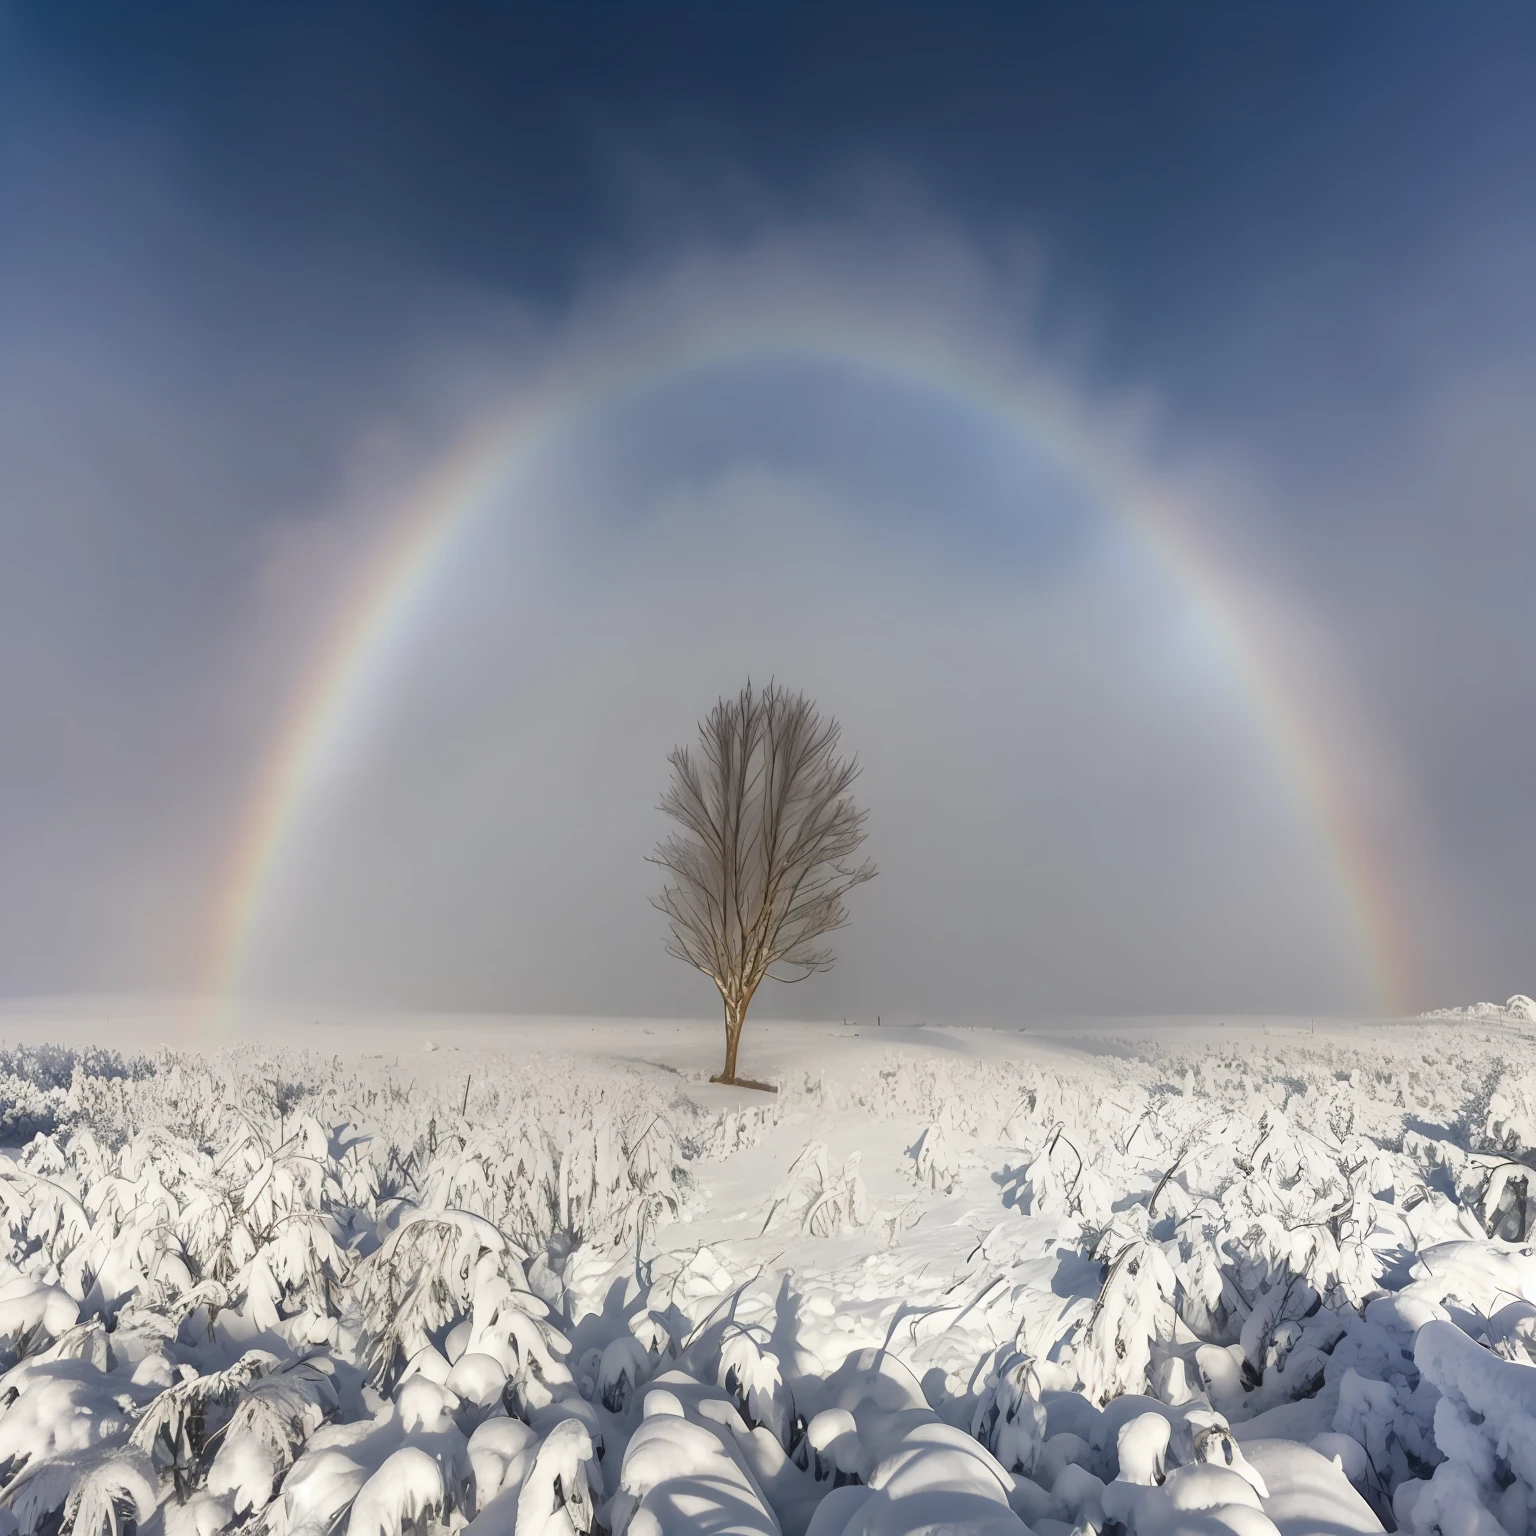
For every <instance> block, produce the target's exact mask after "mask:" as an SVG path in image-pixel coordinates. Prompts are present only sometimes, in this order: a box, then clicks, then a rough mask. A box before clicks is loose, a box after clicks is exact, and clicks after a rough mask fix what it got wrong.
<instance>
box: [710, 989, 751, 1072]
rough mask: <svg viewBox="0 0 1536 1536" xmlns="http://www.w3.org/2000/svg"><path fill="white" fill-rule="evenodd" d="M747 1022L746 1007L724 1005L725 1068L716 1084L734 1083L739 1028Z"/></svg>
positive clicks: (739, 1037)
mask: <svg viewBox="0 0 1536 1536" xmlns="http://www.w3.org/2000/svg"><path fill="white" fill-rule="evenodd" d="M746 1020H747V1005H746V1004H745V1003H744V1002H742V1003H731V1002H727V1003H726V1005H725V1067H724V1069H723V1070H722V1071H721V1073H720V1076H719V1077H717V1078H716V1079H715V1081H716V1082H717V1083H734V1082H735V1081H736V1048H737V1046H738V1045H740V1044H741V1026H742V1025H743V1024H745V1023H746Z"/></svg>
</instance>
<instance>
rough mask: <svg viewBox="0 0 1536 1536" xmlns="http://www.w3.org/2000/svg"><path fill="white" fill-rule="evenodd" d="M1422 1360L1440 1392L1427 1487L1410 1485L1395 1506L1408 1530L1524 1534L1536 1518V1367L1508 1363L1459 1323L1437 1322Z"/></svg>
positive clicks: (1426, 1329)
mask: <svg viewBox="0 0 1536 1536" xmlns="http://www.w3.org/2000/svg"><path fill="white" fill-rule="evenodd" d="M1413 1357H1414V1362H1415V1363H1416V1364H1417V1366H1418V1367H1419V1369H1420V1370H1421V1371H1422V1372H1423V1373H1424V1376H1425V1379H1426V1380H1428V1381H1429V1382H1431V1383H1432V1384H1433V1385H1434V1386H1435V1387H1436V1388H1437V1389H1438V1390H1439V1392H1440V1400H1439V1403H1438V1404H1437V1405H1436V1407H1435V1420H1434V1427H1435V1443H1436V1445H1437V1446H1438V1448H1439V1450H1440V1451H1441V1453H1442V1454H1443V1455H1444V1456H1445V1458H1446V1459H1445V1460H1444V1461H1443V1462H1442V1463H1441V1464H1440V1465H1439V1466H1438V1467H1436V1468H1435V1470H1434V1473H1433V1475H1432V1476H1431V1477H1430V1478H1429V1480H1428V1481H1427V1482H1424V1481H1409V1482H1403V1483H1402V1484H1400V1485H1399V1487H1398V1489H1397V1494H1396V1496H1395V1498H1394V1500H1393V1508H1394V1511H1395V1513H1396V1515H1397V1520H1398V1524H1399V1525H1400V1526H1401V1527H1402V1529H1404V1530H1406V1531H1412V1532H1416V1533H1425V1536H1428V1533H1431V1532H1434V1531H1437V1530H1453V1529H1454V1530H1460V1531H1466V1532H1469V1533H1472V1536H1484V1533H1486V1536H1499V1533H1500V1532H1510V1531H1514V1532H1521V1531H1525V1530H1527V1529H1528V1528H1529V1526H1530V1523H1531V1522H1532V1520H1533V1518H1536V1367H1533V1366H1528V1365H1519V1364H1515V1363H1513V1362H1510V1361H1507V1360H1500V1359H1498V1358H1497V1357H1496V1356H1495V1355H1493V1354H1491V1353H1490V1352H1489V1351H1487V1350H1485V1349H1483V1348H1481V1347H1480V1346H1479V1345H1478V1344H1476V1343H1474V1342H1473V1341H1472V1340H1471V1339H1469V1338H1468V1337H1467V1336H1466V1334H1464V1333H1463V1332H1462V1331H1461V1330H1460V1329H1459V1328H1457V1327H1456V1326H1455V1324H1453V1323H1449V1322H1442V1321H1439V1320H1431V1321H1429V1322H1427V1323H1425V1325H1424V1326H1423V1327H1422V1328H1421V1329H1420V1330H1419V1332H1418V1336H1417V1338H1416V1340H1415V1342H1414V1350H1413Z"/></svg>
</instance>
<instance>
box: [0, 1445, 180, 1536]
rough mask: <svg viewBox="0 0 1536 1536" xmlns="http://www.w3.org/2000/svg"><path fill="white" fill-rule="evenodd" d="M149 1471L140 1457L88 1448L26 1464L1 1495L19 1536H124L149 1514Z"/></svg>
mask: <svg viewBox="0 0 1536 1536" xmlns="http://www.w3.org/2000/svg"><path fill="white" fill-rule="evenodd" d="M158 1494H159V1490H158V1488H157V1487H156V1482H155V1473H154V1468H153V1467H151V1466H150V1465H149V1463H148V1461H147V1460H146V1458H145V1457H144V1456H143V1455H142V1454H140V1453H139V1452H137V1451H135V1450H133V1449H131V1448H125V1447H123V1446H117V1445H91V1446H85V1447H82V1448H80V1449H77V1450H73V1451H70V1452H68V1453H66V1454H64V1455H60V1456H52V1457H48V1458H46V1459H43V1460H37V1461H33V1462H30V1463H29V1464H28V1465H27V1466H26V1467H25V1468H24V1469H23V1470H22V1471H21V1473H20V1474H19V1475H18V1476H17V1477H16V1478H15V1479H14V1481H12V1482H11V1483H10V1484H9V1485H8V1486H7V1487H6V1489H5V1491H4V1492H3V1493H0V1511H4V1512H5V1513H7V1514H9V1515H10V1517H11V1518H12V1520H14V1522H15V1529H16V1530H17V1531H19V1532H20V1533H21V1536H42V1533H43V1532H48V1531H69V1532H71V1533H72V1536H126V1533H127V1532H129V1531H132V1530H133V1529H134V1528H135V1527H137V1526H139V1525H142V1524H143V1523H144V1521H146V1520H148V1519H149V1517H150V1515H151V1514H153V1513H154V1509H155V1504H156V1502H157V1500H158Z"/></svg>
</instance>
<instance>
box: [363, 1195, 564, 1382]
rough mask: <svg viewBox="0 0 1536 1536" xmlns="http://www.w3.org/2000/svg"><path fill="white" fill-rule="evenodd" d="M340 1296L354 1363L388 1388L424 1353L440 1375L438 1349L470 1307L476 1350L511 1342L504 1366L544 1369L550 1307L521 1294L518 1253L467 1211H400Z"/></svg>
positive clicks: (443, 1367) (523, 1283) (523, 1281)
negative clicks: (353, 1336)
mask: <svg viewBox="0 0 1536 1536" xmlns="http://www.w3.org/2000/svg"><path fill="white" fill-rule="evenodd" d="M347 1301H348V1310H349V1316H350V1317H351V1319H352V1320H353V1321H354V1323H355V1327H356V1329H357V1331H358V1335H359V1347H360V1354H361V1358H362V1361H363V1363H364V1365H365V1366H366V1368H367V1370H368V1373H369V1374H370V1376H372V1378H373V1380H374V1382H375V1383H376V1384H377V1385H378V1386H379V1387H380V1388H381V1389H383V1390H386V1391H387V1390H389V1389H390V1388H391V1387H393V1386H394V1384H395V1382H397V1381H398V1380H399V1379H400V1374H401V1372H402V1371H404V1370H405V1368H406V1366H407V1365H408V1364H409V1363H411V1362H412V1361H418V1360H420V1359H421V1358H422V1357H424V1356H428V1355H430V1356H433V1357H435V1358H436V1360H437V1361H438V1362H440V1363H439V1364H437V1365H436V1367H435V1368H436V1369H437V1370H440V1371H442V1373H443V1374H444V1375H446V1373H447V1370H448V1368H449V1367H448V1361H447V1360H446V1358H444V1357H443V1356H442V1354H441V1352H440V1350H439V1349H438V1345H439V1344H440V1343H441V1342H443V1341H444V1339H445V1338H446V1334H447V1330H448V1328H449V1327H450V1326H451V1325H452V1324H454V1323H456V1322H458V1321H459V1320H460V1319H461V1318H463V1317H465V1316H466V1315H467V1314H469V1313H470V1312H471V1310H472V1309H474V1310H475V1312H476V1316H475V1319H474V1321H475V1327H474V1329H473V1332H472V1337H471V1342H472V1344H473V1345H474V1346H475V1347H476V1348H477V1352H485V1351H484V1350H483V1348H482V1346H484V1345H485V1344H486V1343H488V1342H490V1341H492V1340H494V1341H495V1342H496V1343H497V1344H499V1345H500V1346H501V1349H500V1350H499V1351H498V1353H503V1352H505V1351H506V1350H507V1348H508V1346H509V1345H510V1346H512V1359H511V1361H510V1362H509V1363H510V1364H512V1365H514V1366H522V1367H527V1368H528V1369H531V1370H534V1371H541V1370H547V1369H548V1367H549V1365H550V1364H551V1360H550V1356H551V1354H552V1353H554V1352H555V1347H554V1346H553V1341H552V1332H553V1331H552V1330H550V1329H548V1328H547V1327H546V1328H541V1327H540V1324H541V1322H542V1319H543V1318H544V1317H545V1316H546V1315H547V1312H548V1309H547V1308H546V1307H545V1305H544V1303H543V1302H541V1301H540V1300H539V1299H538V1298H537V1297H536V1296H534V1295H533V1294H532V1293H531V1292H530V1291H529V1290H528V1282H527V1277H526V1276H525V1274H524V1273H523V1268H522V1263H521V1261H520V1259H519V1257H518V1255H517V1253H516V1252H515V1251H514V1250H513V1248H512V1245H511V1244H510V1243H509V1242H508V1241H507V1239H506V1238H505V1237H503V1236H502V1234H501V1233H500V1232H498V1231H497V1230H496V1228H495V1227H493V1226H491V1224H490V1223H489V1222H487V1221H483V1220H482V1219H481V1218H480V1217H478V1216H472V1215H470V1214H469V1213H468V1212H467V1211H443V1212H426V1211H418V1212H414V1213H412V1214H410V1215H408V1216H407V1217H406V1218H405V1219H404V1220H403V1221H402V1223H401V1225H400V1226H399V1227H397V1228H396V1229H395V1231H393V1232H392V1233H390V1234H389V1236H388V1237H386V1238H385V1240H384V1242H383V1243H382V1244H380V1246H379V1247H378V1248H377V1249H375V1250H374V1252H373V1253H371V1254H370V1255H369V1256H368V1257H367V1258H366V1259H364V1260H363V1261H362V1262H361V1263H360V1264H359V1265H358V1266H357V1269H356V1270H355V1271H354V1273H353V1277H352V1284H351V1287H350V1290H349V1294H348V1298H347ZM535 1341H536V1342H535ZM519 1346H522V1348H521V1349H520V1348H519ZM530 1346H531V1347H530ZM524 1351H526V1354H525V1353H524ZM561 1352H563V1351H561Z"/></svg>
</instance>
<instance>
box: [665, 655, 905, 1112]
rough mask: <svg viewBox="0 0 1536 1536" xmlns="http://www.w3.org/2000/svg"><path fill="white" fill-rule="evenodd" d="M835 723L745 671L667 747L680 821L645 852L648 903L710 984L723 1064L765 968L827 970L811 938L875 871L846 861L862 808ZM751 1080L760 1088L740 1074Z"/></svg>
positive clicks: (731, 1058)
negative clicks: (690, 742)
mask: <svg viewBox="0 0 1536 1536" xmlns="http://www.w3.org/2000/svg"><path fill="white" fill-rule="evenodd" d="M840 734H841V733H840V728H839V726H838V724H837V721H835V720H833V719H831V718H825V719H824V718H823V717H822V716H821V715H820V714H819V713H818V712H817V709H816V706H815V705H814V704H813V703H812V702H811V700H809V699H808V698H806V697H805V695H804V694H800V693H789V692H787V691H786V690H785V689H783V688H780V687H779V686H778V684H777V683H769V684H768V686H767V687H766V688H764V689H761V690H758V689H755V688H753V686H752V684H751V683H750V682H749V683H748V684H747V686H746V687H745V688H743V689H742V690H741V692H740V693H739V694H738V695H737V696H736V697H735V698H734V699H721V700H720V701H719V702H718V703H717V704H716V705H715V707H714V708H713V709H712V710H711V711H710V712H709V715H708V716H707V717H706V718H705V720H704V721H703V723H702V724H701V725H700V726H699V751H698V753H697V754H695V753H693V752H692V751H690V750H689V749H688V748H687V747H678V748H676V749H675V750H674V751H673V752H672V754H671V755H670V756H669V757H668V759H667V761H668V762H669V763H670V764H671V765H672V782H671V783H670V784H669V785H668V786H667V790H666V793H665V794H664V795H663V796H662V797H661V809H662V810H663V811H665V812H666V813H667V815H668V816H670V817H671V818H672V819H673V820H674V821H675V822H677V823H678V826H679V827H680V828H681V830H680V831H678V832H673V833H672V834H671V835H670V836H668V837H667V838H665V839H664V840H663V841H662V842H660V843H659V844H657V847H656V851H655V853H654V854H652V855H651V861H652V863H655V864H659V865H660V866H661V867H662V868H663V869H664V870H666V871H667V874H668V876H669V877H670V878H669V880H668V882H667V884H666V886H665V887H664V888H663V889H662V892H661V894H660V895H659V896H657V897H655V898H653V900H654V904H655V905H656V907H657V908H659V909H660V910H661V911H662V912H664V913H665V914H666V916H667V920H668V923H669V925H670V928H671V937H670V938H669V939H668V941H667V953H668V954H671V955H676V956H677V958H678V959H679V960H686V961H687V962H688V964H689V965H691V966H693V967H694V969H695V970H699V971H702V972H703V973H704V974H705V975H706V976H708V977H709V978H710V980H711V981H713V982H714V984H715V986H716V987H717V988H718V990H719V992H720V1001H721V1003H722V1004H723V1005H724V1008H725V1066H724V1068H723V1069H722V1070H721V1072H720V1075H719V1076H718V1077H717V1078H716V1079H715V1081H716V1082H720V1083H737V1082H739V1081H741V1080H740V1079H738V1078H737V1076H736V1053H737V1049H738V1047H739V1045H740V1043H741V1031H742V1026H743V1025H744V1024H745V1023H746V1020H747V1009H748V1008H749V1007H750V1006H751V1004H752V999H753V997H754V996H755V995H756V993H757V989H758V988H759V987H760V986H761V985H762V984H763V982H764V981H765V980H769V979H772V980H775V981H803V980H805V978H806V977H807V976H811V975H813V974H815V972H817V971H825V970H829V969H830V968H831V966H832V963H833V958H834V957H833V954H832V951H831V950H830V949H826V948H823V947H818V944H817V940H819V939H821V938H823V937H824V936H825V935H826V934H828V933H830V932H832V931H833V929H836V928H841V927H842V926H843V925H844V924H845V923H846V922H847V921H848V909H847V906H846V903H845V900H844V898H845V897H846V896H847V894H848V892H849V891H851V890H852V889H853V887H854V886H856V885H862V884H863V883H864V882H865V881H866V880H871V879H873V878H874V874H875V867H874V865H873V864H870V863H869V862H867V861H866V862H864V863H862V864H857V865H856V864H854V862H853V859H854V856H855V855H856V854H857V853H858V851H859V848H860V847H861V845H862V844H863V842H864V838H865V831H864V819H865V816H866V814H867V813H866V812H864V811H861V810H859V809H858V808H857V807H856V806H855V805H854V803H853V800H852V798H851V797H850V795H849V790H850V789H851V788H852V786H853V781H854V780H855V779H856V778H857V777H858V775H859V768H858V764H857V763H856V762H855V761H854V760H853V759H852V758H841V757H839V756H838V755H837V745H838V738H839V735H840ZM746 1086H749V1087H763V1086H764V1085H763V1084H761V1083H748V1084H746Z"/></svg>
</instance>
